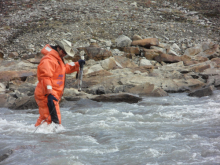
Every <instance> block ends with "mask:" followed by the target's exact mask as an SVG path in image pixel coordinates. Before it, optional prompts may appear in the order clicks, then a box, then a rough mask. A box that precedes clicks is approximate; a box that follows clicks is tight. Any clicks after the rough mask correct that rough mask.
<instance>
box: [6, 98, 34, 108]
mask: <svg viewBox="0 0 220 165" xmlns="http://www.w3.org/2000/svg"><path fill="white" fill-rule="evenodd" d="M9 108H10V109H14V110H27V109H37V108H38V105H37V103H36V101H35V98H34V96H24V97H21V98H18V99H16V100H15V102H14V103H13V104H12V105H11V106H10V107H9Z"/></svg>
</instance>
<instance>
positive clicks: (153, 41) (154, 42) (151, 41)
mask: <svg viewBox="0 0 220 165" xmlns="http://www.w3.org/2000/svg"><path fill="white" fill-rule="evenodd" d="M131 45H133V46H143V47H146V48H150V47H151V46H158V45H159V40H158V39H157V38H146V39H142V40H135V41H132V43H131Z"/></svg>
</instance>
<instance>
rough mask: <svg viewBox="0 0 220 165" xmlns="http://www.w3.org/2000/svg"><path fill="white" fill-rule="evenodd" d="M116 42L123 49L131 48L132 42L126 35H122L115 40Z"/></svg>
mask: <svg viewBox="0 0 220 165" xmlns="http://www.w3.org/2000/svg"><path fill="white" fill-rule="evenodd" d="M115 42H116V46H117V47H119V48H122V47H129V46H130V45H131V42H132V40H131V39H130V38H129V37H127V36H125V35H120V36H119V37H118V38H117V39H116V40H115Z"/></svg>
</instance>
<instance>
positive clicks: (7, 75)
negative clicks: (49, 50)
mask: <svg viewBox="0 0 220 165" xmlns="http://www.w3.org/2000/svg"><path fill="white" fill-rule="evenodd" d="M36 75H37V69H30V70H19V71H0V81H1V82H6V81H10V80H13V79H16V78H18V79H20V80H22V81H25V80H26V78H27V77H29V76H36Z"/></svg>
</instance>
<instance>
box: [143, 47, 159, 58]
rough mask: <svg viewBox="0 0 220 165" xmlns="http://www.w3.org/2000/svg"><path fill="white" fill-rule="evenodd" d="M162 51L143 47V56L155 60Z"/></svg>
mask: <svg viewBox="0 0 220 165" xmlns="http://www.w3.org/2000/svg"><path fill="white" fill-rule="evenodd" d="M161 53H162V52H161V51H160V50H157V49H143V56H144V57H146V59H148V60H153V59H154V58H155V57H156V56H159V54H161Z"/></svg>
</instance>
